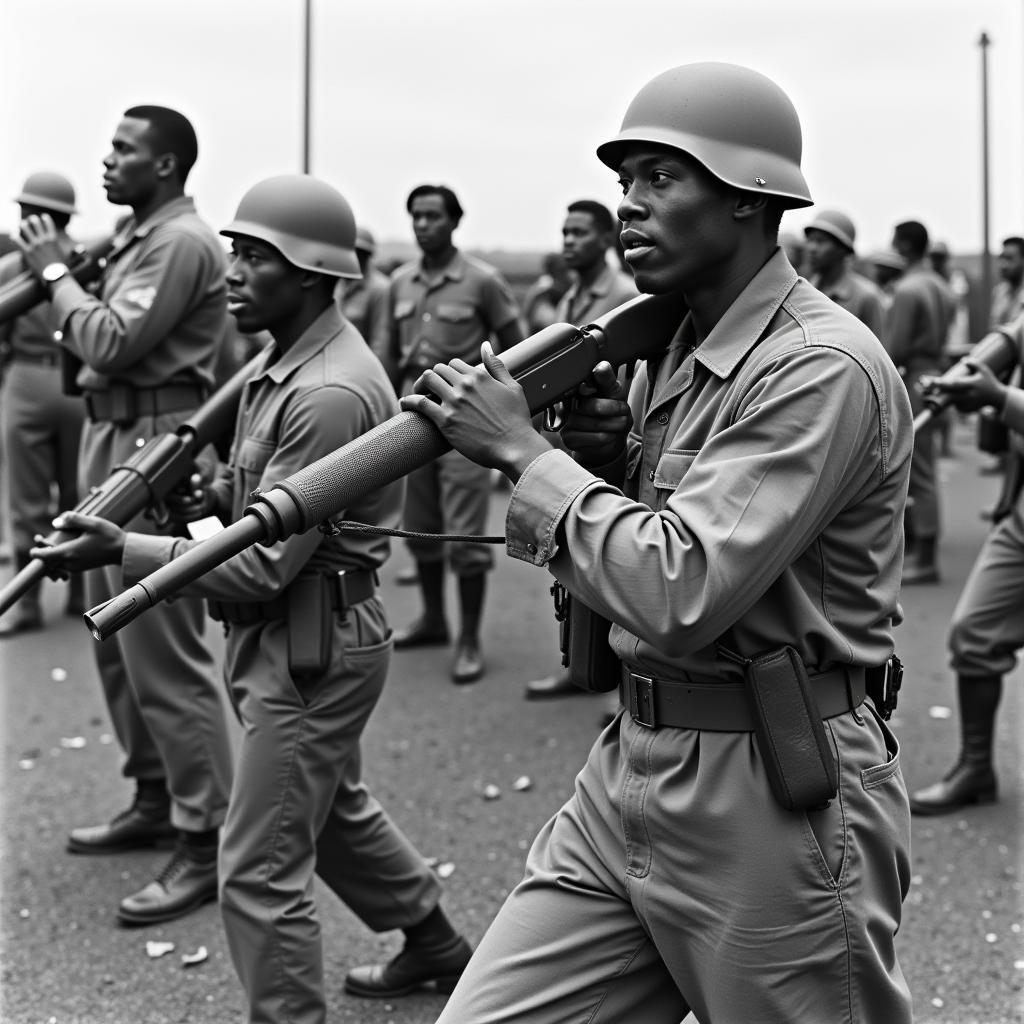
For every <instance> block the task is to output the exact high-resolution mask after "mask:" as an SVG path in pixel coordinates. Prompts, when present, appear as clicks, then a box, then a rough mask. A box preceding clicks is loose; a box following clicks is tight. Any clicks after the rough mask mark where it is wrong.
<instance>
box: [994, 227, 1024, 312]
mask: <svg viewBox="0 0 1024 1024" xmlns="http://www.w3.org/2000/svg"><path fill="white" fill-rule="evenodd" d="M999 278H1000V280H999V282H998V283H997V284H996V286H995V287H994V288H993V289H992V305H991V308H990V310H989V318H988V324H989V328H990V329H994V328H996V327H1001V326H1003V325H1004V324H1008V323H1012V322H1013V321H1014V320H1016V319H1017V317H1018V316H1020V315H1021V313H1024V238H1018V237H1017V236H1016V235H1014V236H1011V237H1010V238H1004V239H1003V248H1002V252H1000V253H999Z"/></svg>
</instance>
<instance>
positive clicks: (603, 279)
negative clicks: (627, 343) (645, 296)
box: [555, 266, 637, 327]
mask: <svg viewBox="0 0 1024 1024" xmlns="http://www.w3.org/2000/svg"><path fill="white" fill-rule="evenodd" d="M636 295H637V290H636V285H635V284H633V280H632V278H630V277H627V276H626V275H625V274H623V273H622V271H621V270H615V269H614V268H613V267H611V266H605V267H604V269H603V270H602V271H601V273H600V274H599V275H598V277H597V280H596V281H594V282H593V283H592V284H590V285H588V286H587V287H582V286H581V284H580V280H579V278H578V277H577V278H576V279H575V280H574V281H573V283H572V284H571V285H569V290H568V291H567V292H566V293H565V295H563V296H562V298H561V301H560V302H559V303H558V311H557V315H556V317H555V322H556V323H567V324H573V325H574V326H576V327H585V326H586V325H587V324H589V323H592V322H593V321H594V320H596V319H597V318H598V317H599V316H601V315H602V314H603V313H607V312H609V310H612V309H615V307H616V306H621V305H622V304H623V303H624V302H628V301H629V300H630V299H634V298H636Z"/></svg>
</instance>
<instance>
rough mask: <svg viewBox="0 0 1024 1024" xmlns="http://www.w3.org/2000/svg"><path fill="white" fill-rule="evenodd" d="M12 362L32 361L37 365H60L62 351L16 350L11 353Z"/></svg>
mask: <svg viewBox="0 0 1024 1024" xmlns="http://www.w3.org/2000/svg"><path fill="white" fill-rule="evenodd" d="M11 362H12V363H32V364H33V365H35V366H60V353H56V352H55V353H49V352H46V353H43V352H15V353H13V354H12V355H11Z"/></svg>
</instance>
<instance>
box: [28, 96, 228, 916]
mask: <svg viewBox="0 0 1024 1024" xmlns="http://www.w3.org/2000/svg"><path fill="white" fill-rule="evenodd" d="M196 154H197V143H196V136H195V132H194V130H193V128H192V125H191V124H190V123H189V121H188V120H187V119H186V118H185V117H183V116H182V115H181V114H180V113H178V112H177V111H175V110H170V109H168V108H166V107H158V106H139V107H132V108H130V109H129V110H127V111H125V114H124V118H123V120H122V121H121V123H120V124H119V125H118V126H117V130H116V131H115V132H114V138H113V141H112V143H111V150H110V153H109V154H108V155H107V156H106V157H105V158H104V161H103V166H104V176H103V184H104V188H105V189H106V193H107V199H108V201H109V202H111V203H115V204H117V205H126V206H130V207H131V209H132V216H131V217H130V218H128V219H127V220H126V221H125V223H124V224H123V225H122V226H121V228H120V230H119V231H118V235H117V238H116V239H115V244H114V249H113V251H112V253H111V255H110V257H109V260H108V263H107V267H106V270H105V272H104V275H103V278H102V281H101V284H100V288H99V292H98V294H96V295H92V294H90V293H89V292H86V291H85V290H83V289H82V288H81V286H80V285H79V284H78V283H77V282H76V281H75V280H74V278H73V277H71V275H70V274H69V273H68V269H67V266H66V264H65V263H64V259H65V253H64V250H63V248H62V247H61V244H60V239H59V237H58V235H57V231H56V229H55V227H54V225H53V222H52V221H51V220H50V218H49V217H48V216H47V215H45V214H44V215H42V216H31V217H28V218H27V219H26V220H25V221H24V222H23V223H22V226H21V234H20V245H21V248H22V252H23V254H24V257H25V262H26V263H27V264H28V265H29V267H31V269H32V270H33V272H34V273H35V274H36V275H37V276H38V277H39V279H40V280H41V281H43V282H45V284H46V287H47V288H48V289H49V291H50V297H51V302H52V304H53V316H54V323H55V324H56V325H57V327H58V328H59V329H60V330H61V331H62V332H63V336H62V339H61V344H62V345H63V346H64V347H65V348H67V349H68V350H69V351H70V352H72V353H73V354H74V355H76V356H77V357H78V358H79V359H81V360H82V361H83V363H84V366H83V368H82V370H81V371H80V373H79V374H78V384H79V386H80V387H81V388H82V389H83V391H84V392H85V407H86V416H87V422H86V424H85V428H84V431H83V435H82V450H81V460H80V470H79V484H80V490H81V491H82V492H84V491H87V490H88V489H89V488H90V487H92V486H94V485H96V484H99V483H101V482H102V481H103V480H105V479H106V478H107V477H108V476H109V475H110V473H111V470H112V469H113V468H114V466H116V465H117V464H119V463H121V462H123V461H124V460H125V459H126V458H127V457H128V456H129V455H131V454H132V453H133V452H134V451H135V450H136V448H137V446H138V444H139V443H140V442H145V441H146V440H148V439H149V438H152V437H155V436H156V435H158V434H162V433H165V432H167V431H170V430H173V429H174V428H175V427H176V426H177V425H178V423H180V422H181V421H182V420H183V419H185V418H186V417H187V416H188V415H189V414H190V413H191V412H193V411H194V410H195V408H196V407H197V406H198V405H199V404H200V403H201V402H202V400H203V398H204V397H205V395H206V393H207V390H208V389H209V387H210V385H211V383H212V374H213V366H214V361H215V358H216V354H217V351H218V348H219V347H220V346H221V344H222V340H223V338H224V336H225V330H226V327H227V304H226V300H225V295H226V289H225V285H224V252H223V249H222V248H221V246H220V244H219V243H218V241H217V239H216V237H215V236H214V234H213V232H212V231H211V230H210V229H209V227H207V225H206V224H204V223H203V221H201V220H200V219H199V217H198V216H197V215H196V212H195V204H194V203H193V201H192V200H191V199H190V198H188V197H187V196H186V195H185V182H186V179H187V178H188V174H189V171H190V170H191V168H192V165H193V164H194V163H195V159H196ZM130 528H131V529H133V530H138V531H140V532H142V533H160V532H162V531H161V530H160V529H159V528H158V527H157V526H155V525H154V523H153V522H152V521H150V520H149V519H146V518H145V517H143V516H138V517H136V519H135V520H133V522H132V523H131V524H130ZM120 590H121V581H120V574H119V573H117V572H115V571H114V570H112V569H105V570H104V569H100V570H97V571H95V572H90V573H89V574H88V576H87V578H86V596H87V599H88V601H89V603H90V605H97V604H100V603H102V602H103V601H106V600H108V599H109V598H110V597H111V596H113V595H114V594H116V593H118V592H120ZM204 623H205V613H204V609H203V606H202V602H200V601H197V600H193V599H187V600H181V601H175V602H174V603H173V604H166V605H162V606H161V607H160V608H159V609H157V610H156V611H155V613H154V614H153V615H150V616H147V617H146V618H145V619H142V620H140V621H139V622H136V623H133V624H132V625H131V626H129V627H128V628H127V629H124V630H122V631H121V632H120V633H118V634H117V637H116V638H115V639H113V640H110V641H107V642H106V643H104V644H98V645H95V647H94V650H95V652H96V660H97V666H98V669H99V674H100V680H101V682H102V684H103V691H104V696H105V697H106V701H107V708H108V711H109V713H110V717H111V721H112V722H113V726H114V731H115V733H116V735H117V738H118V741H119V742H120V744H121V746H122V748H123V749H124V752H125V764H124V774H125V775H126V776H127V777H128V778H130V779H133V780H134V781H135V784H136V794H135V799H134V801H133V802H132V804H131V806H130V807H129V808H128V809H127V810H125V811H123V812H122V813H121V814H118V815H117V816H116V817H114V818H113V820H111V821H110V822H107V823H104V824H101V825H94V826H89V827H86V828H76V829H74V830H73V831H72V832H71V834H70V837H69V840H68V849H69V850H70V851H71V852H72V853H91V854H107V853H115V852H119V851H121V850H131V849H136V848H139V847H149V846H154V845H162V844H164V843H166V842H168V841H171V840H174V839H177V844H176V849H175V852H174V855H173V856H172V857H171V859H170V861H169V862H168V863H167V864H166V866H165V867H164V868H163V869H162V870H161V871H160V872H159V873H158V875H157V877H156V878H155V879H154V880H153V881H152V882H151V883H150V884H149V885H147V886H145V887H144V888H143V889H142V890H140V891H139V892H137V893H134V894H132V895H131V896H128V897H126V898H125V899H124V900H122V901H121V904H120V907H119V909H118V917H119V919H120V920H121V921H122V922H123V923H125V924H149V923H152V922H157V921H167V920H170V919H171V918H174V917H179V916H180V915H182V914H185V913H188V912H189V911H190V910H192V909H193V908H195V907H197V906H199V905H200V904H202V903H204V902H206V901H209V900H212V899H215V898H216V895H217V862H216V856H217V833H218V829H219V828H220V825H221V823H222V822H223V820H224V813H225V811H226V809H227V802H228V793H229V790H230V784H231V750H230V746H229V739H228V732H227V722H226V719H225V717H224V706H223V702H222V698H221V693H220V688H219V687H218V685H217V683H216V681H215V676H216V671H215V667H214V660H213V657H212V655H211V654H210V651H209V650H208V649H207V646H206V644H205V642H204V640H203V631H204Z"/></svg>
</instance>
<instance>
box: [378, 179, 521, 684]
mask: <svg viewBox="0 0 1024 1024" xmlns="http://www.w3.org/2000/svg"><path fill="white" fill-rule="evenodd" d="M405 208H406V210H407V211H408V213H409V215H410V216H411V217H412V226H413V232H414V233H415V235H416V243H417V245H419V247H420V249H421V250H422V253H423V255H422V256H421V257H420V259H418V260H413V261H412V262H411V263H407V264H405V266H403V267H400V268H399V269H398V270H396V271H395V273H394V275H393V277H392V280H391V293H390V300H391V301H390V306H391V322H392V329H391V345H390V349H389V353H388V362H387V363H385V365H393V366H395V367H396V372H395V377H394V378H393V380H394V384H395V390H396V391H397V392H398V393H399V394H408V393H409V392H410V391H411V389H412V383H413V381H415V380H416V378H417V377H419V375H420V374H421V373H422V372H423V371H424V370H425V369H427V368H428V367H430V366H433V365H434V363H436V362H438V361H439V360H440V361H442V362H447V361H448V360H450V359H456V358H461V359H466V360H469V361H471V362H477V361H478V360H479V358H480V345H481V344H482V343H483V342H484V341H485V340H486V339H488V338H493V339H494V341H495V343H496V346H497V348H498V350H499V351H501V350H503V349H506V348H508V347H509V346H511V345H515V344H516V343H517V342H519V341H521V340H522V338H523V333H522V330H521V328H520V324H519V310H518V308H517V307H516V302H515V299H514V298H513V297H512V292H511V290H510V289H509V286H508V285H507V284H506V282H505V279H504V278H503V277H502V276H501V274H499V273H498V271H497V270H495V269H494V267H492V266H490V265H489V264H487V263H484V262H483V261H481V260H478V259H474V258H473V257H472V256H466V255H465V254H463V253H461V252H459V250H458V249H457V248H456V247H455V245H454V244H453V243H452V234H453V232H454V231H455V229H456V228H457V227H458V226H459V222H460V221H461V220H462V206H461V205H460V204H459V200H458V198H457V197H456V195H455V193H454V192H453V191H452V190H451V189H450V188H448V187H447V186H445V185H420V186H418V187H417V188H414V189H413V190H412V192H410V193H409V198H408V200H407V201H406V205H405ZM490 494H491V473H490V471H489V470H488V469H486V468H484V467H482V466H478V465H476V464H475V463H473V462H470V461H469V459H467V458H466V457H465V456H463V455H460V454H459V453H458V452H454V451H452V452H448V453H447V454H445V455H442V456H441V457H440V458H439V459H435V460H434V461H433V462H431V463H430V464H429V465H428V466H424V467H423V468H422V469H417V470H416V471H415V472H413V473H410V474H409V477H408V487H407V491H406V499H405V517H404V524H403V525H404V527H405V529H407V530H413V531H416V532H417V533H442V532H443V533H451V534H459V535H462V536H470V535H474V534H475V535H479V534H482V533H484V532H485V529H486V525H487V511H488V505H489V502H490ZM446 547H447V549H448V558H449V561H450V563H451V567H452V571H453V572H454V573H455V576H456V577H457V579H458V592H459V611H460V622H459V633H458V637H457V639H456V645H455V658H454V661H453V662H452V680H453V681H454V682H455V683H459V684H463V683H472V682H475V681H476V680H477V679H479V678H480V677H481V676H482V675H483V673H484V662H483V656H482V654H481V651H480V620H481V618H482V616H483V609H484V594H485V591H486V581H487V573H488V572H489V571H490V569H491V566H492V565H493V563H494V556H493V555H492V554H491V551H490V549H489V548H488V547H487V545H485V544H467V543H451V544H444V543H442V542H441V541H436V540H427V539H416V540H410V541H409V549H410V551H411V552H412V555H413V558H414V559H415V561H416V571H417V576H418V579H419V585H420V592H421V594H422V597H423V610H422V612H421V614H420V617H419V618H418V619H417V620H416V621H415V622H414V623H413V624H412V625H411V626H409V628H407V629H405V630H401V631H399V632H397V633H396V634H395V647H396V648H398V649H403V648H410V647H423V646H439V645H445V644H447V643H448V642H449V633H448V623H447V619H446V617H445V610H444V590H445V586H444V584H445V575H444V568H445V548H446Z"/></svg>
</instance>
